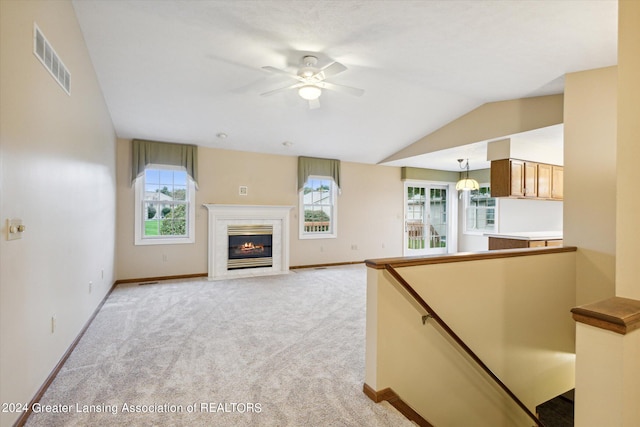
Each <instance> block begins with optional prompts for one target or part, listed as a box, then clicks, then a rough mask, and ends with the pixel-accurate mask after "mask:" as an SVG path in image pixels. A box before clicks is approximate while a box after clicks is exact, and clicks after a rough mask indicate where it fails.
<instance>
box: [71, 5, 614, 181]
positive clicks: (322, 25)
mask: <svg viewBox="0 0 640 427" xmlns="http://www.w3.org/2000/svg"><path fill="white" fill-rule="evenodd" d="M73 6H74V9H75V11H76V14H77V16H78V20H79V22H80V25H81V28H82V32H83V34H84V37H85V40H86V43H87V46H88V49H89V53H90V55H91V58H92V60H93V64H94V67H95V69H96V73H97V75H98V79H99V82H100V85H101V87H102V89H103V91H104V96H105V99H106V103H107V105H108V108H109V110H110V112H111V115H112V118H113V122H114V125H115V128H116V132H117V134H118V136H120V137H122V138H143V139H153V140H161V141H169V142H181V143H191V144H198V145H202V146H207V147H217V148H225V149H232V150H242V151H255V152H262V153H276V154H285V155H292V156H297V155H306V156H317V157H331V158H339V159H341V160H344V161H352V162H361V163H377V162H380V161H381V160H382V159H384V158H386V157H388V156H390V155H391V154H393V153H395V152H397V151H399V150H400V149H402V148H404V147H406V146H408V145H410V144H411V143H413V142H415V141H416V140H418V139H420V138H421V137H423V136H425V135H427V134H429V133H431V132H433V131H434V130H436V129H438V128H440V127H441V126H443V125H444V124H446V123H448V122H450V121H451V120H453V119H455V118H457V117H459V116H461V115H463V114H465V113H467V112H468V111H470V110H472V109H474V108H476V107H478V106H480V105H482V104H483V103H486V102H492V101H499V100H507V99H515V98H521V97H528V96H535V95H546V94H553V93H561V92H562V91H563V81H564V79H563V76H564V74H565V73H567V72H573V71H580V70H587V69H592V68H598V67H604V66H609V65H614V64H616V63H617V58H616V49H617V45H616V39H617V2H616V1H610V0H606V1H598V0H588V1H578V0H569V1H563V0H550V1H546V0H538V1H516V0H513V1H506V0H501V1H475V0H474V1H427V0H422V1H401V0H395V1H369V0H365V1H360V0H358V1H356V0H353V1H349V0H346V1H345V0H342V1H266V0H265V1H238V0H231V1H226V0H216V1H206V0H198V1H196V0H190V1H171V0H165V1H146V0H137V1H135V0H132V1H127V0H119V1H112V0H74V1H73ZM308 52H316V53H317V54H318V57H319V59H320V64H319V65H326V64H328V63H329V61H331V60H335V61H338V62H340V63H342V64H344V65H345V66H347V67H348V70H347V71H345V72H343V73H341V74H339V75H336V76H334V77H332V78H330V79H328V81H330V82H334V83H337V84H342V85H348V86H355V87H358V88H362V89H364V90H365V94H364V95H363V96H361V97H355V96H351V95H349V94H345V93H339V92H333V91H327V90H325V91H324V92H323V94H322V96H321V97H320V103H321V106H320V108H318V109H309V108H308V105H307V103H306V102H305V101H304V100H302V99H301V98H300V97H298V96H297V94H296V92H295V91H287V92H282V93H277V94H274V95H272V96H270V97H262V96H260V93H262V92H265V91H268V90H271V89H275V88H279V87H282V86H287V85H289V84H291V83H294V82H295V81H292V80H290V79H289V78H287V77H286V76H281V75H277V74H273V73H268V72H266V71H265V70H263V69H262V68H261V67H263V66H267V65H268V66H273V67H277V68H282V69H287V67H293V66H295V65H297V63H298V62H299V59H300V58H301V57H302V56H303V55H304V54H305V53H308ZM288 69H290V70H294V68H288ZM72 71H73V70H72ZM220 133H225V134H226V135H227V137H226V138H224V139H223V138H219V137H217V135H218V134H220ZM285 141H286V142H290V143H291V144H287V145H288V146H285V145H284V144H283V143H284V142H285ZM468 151H469V152H471V151H473V150H468ZM476 151H477V150H476ZM445 154H446V156H457V154H455V153H445ZM474 155H475V154H474ZM430 156H432V157H437V156H438V153H434V154H431V155H430ZM447 162H448V159H445V160H444V163H447ZM451 162H452V164H453V168H454V169H455V168H456V167H457V162H455V157H454V158H452V159H451ZM401 163H402V162H395V164H401ZM416 163H417V164H416ZM406 164H411V165H413V166H421V165H423V163H420V159H417V158H415V159H413V161H412V160H411V159H408V160H407V162H406ZM425 165H426V163H425Z"/></svg>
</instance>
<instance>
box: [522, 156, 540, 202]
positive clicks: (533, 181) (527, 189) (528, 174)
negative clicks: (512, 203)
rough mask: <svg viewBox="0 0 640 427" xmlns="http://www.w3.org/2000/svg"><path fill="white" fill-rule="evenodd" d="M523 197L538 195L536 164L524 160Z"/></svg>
mask: <svg viewBox="0 0 640 427" xmlns="http://www.w3.org/2000/svg"><path fill="white" fill-rule="evenodd" d="M524 197H538V164H537V163H532V162H524Z"/></svg>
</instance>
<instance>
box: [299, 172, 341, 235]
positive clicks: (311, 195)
mask: <svg viewBox="0 0 640 427" xmlns="http://www.w3.org/2000/svg"><path fill="white" fill-rule="evenodd" d="M336 195H337V186H336V184H335V182H334V181H333V178H330V177H326V176H310V177H309V178H308V179H307V181H306V182H305V183H304V187H303V188H302V190H301V191H300V238H301V239H322V238H333V237H336V236H337V232H336V226H337V224H336V211H337V197H336Z"/></svg>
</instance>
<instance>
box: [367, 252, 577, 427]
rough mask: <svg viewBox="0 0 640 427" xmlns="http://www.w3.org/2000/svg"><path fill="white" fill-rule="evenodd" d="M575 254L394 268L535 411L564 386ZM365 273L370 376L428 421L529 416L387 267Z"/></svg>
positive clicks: (489, 421)
mask: <svg viewBox="0 0 640 427" xmlns="http://www.w3.org/2000/svg"><path fill="white" fill-rule="evenodd" d="M575 259H576V258H575V252H570V253H560V254H545V255H535V256H527V257H516V258H502V259H493V260H484V261H468V262H455V263H445V264H434V265H427V266H417V267H405V268H400V269H398V271H399V272H400V274H401V275H402V277H404V278H405V280H406V281H407V282H408V283H410V284H411V285H412V286H413V287H414V289H415V290H416V292H417V293H418V294H419V295H420V296H421V297H422V298H424V299H425V301H426V302H427V304H429V305H430V306H431V307H432V308H433V310H435V311H436V312H437V313H438V315H439V316H440V317H441V318H442V319H443V320H444V321H445V322H447V323H448V324H449V326H450V327H451V328H452V329H453V330H454V331H455V332H456V334H458V335H459V336H460V337H461V338H462V339H463V340H464V341H465V342H466V344H467V345H468V346H469V347H470V348H471V349H472V350H473V351H474V352H475V353H476V354H477V355H478V356H479V357H480V358H481V359H482V360H483V361H484V362H485V363H486V364H487V366H489V368H490V369H491V370H492V371H493V372H494V373H495V374H496V375H497V376H498V377H499V378H501V379H502V380H503V381H504V383H505V384H506V385H507V386H508V387H509V388H510V389H511V390H512V391H513V392H514V393H515V394H516V396H518V397H519V398H520V399H521V400H522V401H523V402H524V404H525V405H526V406H527V407H528V408H529V409H530V410H531V411H532V412H535V407H536V406H537V405H539V404H541V403H543V402H545V401H547V400H548V399H551V398H553V397H555V396H557V395H558V394H561V393H563V392H565V391H567V390H570V389H571V388H573V384H574V363H575V357H574V354H573V353H574V346H575V340H574V333H575V332H574V331H575V325H574V322H573V320H572V319H571V317H570V316H569V315H568V313H569V310H570V309H571V307H573V305H574V304H575V293H574V283H575V267H576V264H575ZM367 282H368V283H367V353H366V379H365V381H366V383H367V384H368V385H369V386H371V387H372V388H374V389H375V390H377V391H380V390H383V389H385V388H387V387H390V388H391V389H393V390H394V391H395V392H396V393H397V394H398V395H399V396H400V397H401V398H402V399H403V400H404V401H405V402H406V403H407V404H409V405H410V406H411V407H412V408H413V409H415V410H416V411H417V412H418V413H420V414H421V415H422V416H423V417H424V418H426V419H427V420H429V422H431V423H432V424H433V425H436V426H462V425H473V426H481V425H486V426H497V425H505V426H506V425H530V424H528V423H527V422H524V423H523V422H521V420H522V418H521V417H522V415H521V414H522V412H521V411H520V410H514V407H513V405H511V404H508V403H506V402H508V398H506V397H505V394H503V392H502V391H496V388H495V387H494V386H492V385H490V384H491V383H490V382H489V381H487V380H486V378H485V377H484V374H481V373H479V372H480V371H479V370H478V368H477V367H475V366H474V365H473V363H472V362H470V361H469V360H468V358H467V357H466V356H463V355H461V352H460V351H459V350H458V349H457V347H456V344H454V343H452V342H451V341H450V339H449V338H447V337H446V336H445V334H444V333H443V332H442V331H441V329H440V328H439V327H438V326H435V325H434V324H433V320H429V321H428V322H427V324H426V325H423V324H422V322H421V316H422V315H423V314H425V313H424V312H423V311H422V309H418V308H416V304H415V303H413V302H412V300H411V298H410V297H405V296H404V291H403V290H401V289H400V288H399V285H397V282H396V281H395V280H394V279H393V278H392V277H391V276H390V275H389V274H388V273H387V272H385V271H383V270H373V269H369V270H368V281H367ZM550 295H553V298H549V296H550ZM505 407H507V408H508V410H507V412H506V413H505V412H504V408H505ZM515 420H520V422H516V421H515ZM529 422H530V421H529Z"/></svg>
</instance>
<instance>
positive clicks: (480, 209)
mask: <svg viewBox="0 0 640 427" xmlns="http://www.w3.org/2000/svg"><path fill="white" fill-rule="evenodd" d="M464 204H465V222H464V224H465V230H464V231H465V233H467V234H476V233H477V234H481V233H484V232H487V231H495V230H496V211H497V205H496V199H495V198H494V197H491V187H490V186H489V185H488V184H480V188H479V189H478V190H473V191H468V192H467V191H465V199H464Z"/></svg>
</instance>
